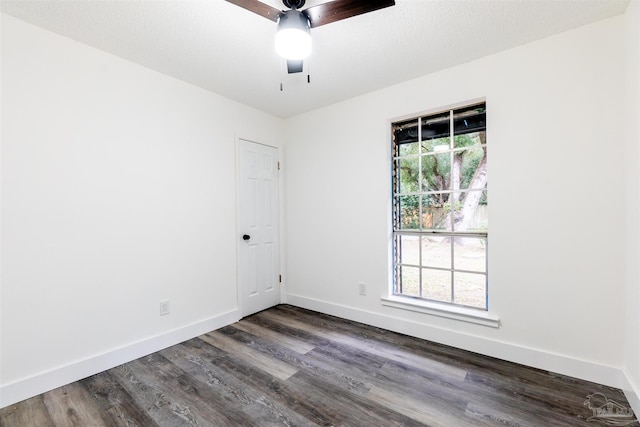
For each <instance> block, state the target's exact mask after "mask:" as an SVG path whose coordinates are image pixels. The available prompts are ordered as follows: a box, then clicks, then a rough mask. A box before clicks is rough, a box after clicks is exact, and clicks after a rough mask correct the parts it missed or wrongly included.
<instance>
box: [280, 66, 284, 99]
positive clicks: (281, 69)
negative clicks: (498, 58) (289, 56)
mask: <svg viewBox="0 0 640 427" xmlns="http://www.w3.org/2000/svg"><path fill="white" fill-rule="evenodd" d="M282 64H284V61H283V60H282V59H281V60H280V92H282V91H283V88H282V73H283V72H284V70H283V68H282Z"/></svg>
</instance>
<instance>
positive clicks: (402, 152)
mask: <svg viewBox="0 0 640 427" xmlns="http://www.w3.org/2000/svg"><path fill="white" fill-rule="evenodd" d="M411 154H418V143H417V142H411V143H409V144H401V145H399V146H398V153H397V155H398V156H409V155H411Z"/></svg>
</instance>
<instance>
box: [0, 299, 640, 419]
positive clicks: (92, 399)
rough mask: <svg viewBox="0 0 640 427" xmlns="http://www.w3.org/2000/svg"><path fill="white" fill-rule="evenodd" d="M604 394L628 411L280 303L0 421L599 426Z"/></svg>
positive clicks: (611, 392)
mask: <svg viewBox="0 0 640 427" xmlns="http://www.w3.org/2000/svg"><path fill="white" fill-rule="evenodd" d="M597 392H599V393H603V394H604V395H605V396H606V397H607V398H609V399H612V400H615V401H616V402H618V403H619V404H621V405H623V406H625V407H628V406H629V405H628V403H627V401H626V399H625V397H624V395H623V393H622V392H621V391H620V390H617V389H614V388H610V387H605V386H602V385H598V384H594V383H589V382H586V381H581V380H577V379H575V378H569V377H565V376H562V375H558V374H553V373H549V372H546V371H541V370H537V369H532V368H528V367H524V366H521V365H516V364H513V363H509V362H504V361H501V360H497V359H493V358H489V357H485V356H480V355H477V354H473V353H469V352H466V351H463V350H459V349H455V348H451V347H447V346H443V345H439V344H435V343H431V342H428V341H424V340H419V339H416V338H411V337H407V336H404V335H400V334H396V333H393V332H389V331H386V330H383V329H378V328H374V327H370V326H366V325H362V324H359V323H355V322H351V321H347V320H344V319H339V318H336V317H332V316H328V315H325V314H320V313H315V312H311V311H308V310H304V309H300V308H296V307H292V306H288V305H281V306H277V307H274V308H271V309H269V310H266V311H263V312H261V313H257V314H255V315H253V316H250V317H247V318H245V319H243V320H241V321H240V322H237V323H235V324H233V325H230V326H226V327H224V328H221V329H218V330H216V331H213V332H210V333H208V334H205V335H202V336H200V337H198V338H194V339H192V340H189V341H186V342H184V343H182V344H179V345H176V346H173V347H170V348H168V349H165V350H162V351H160V352H157V353H154V354H152V355H150V356H147V357H143V358H141V359H138V360H135V361H133V362H130V363H127V364H125V365H122V366H119V367H117V368H114V369H111V370H109V371H106V372H102V373H100V374H97V375H94V376H92V377H89V378H86V379H84V380H81V381H78V382H76V383H73V384H70V385H67V386H64V387H60V388H58V389H56V390H52V391H50V392H48V393H44V394H42V395H40V396H36V397H34V398H31V399H28V400H25V401H23V402H20V403H18V404H15V405H11V406H9V407H6V408H4V409H2V410H0V426H4V427H13V426H19V427H31V426H33V427H44V426H82V427H88V426H90V427H94V426H95V427H99V426H144V427H147V426H148V427H151V426H163V427H164V426H167V427H176V426H315V425H321V426H367V427H369V426H446V427H451V426H454V427H457V426H460V427H466V426H501V427H504V426H545V427H550V426H571V427H575V426H589V427H594V426H597V425H606V424H605V423H604V421H603V420H602V419H600V418H597V419H592V420H591V421H589V420H588V419H589V417H591V416H593V415H594V413H593V410H591V409H589V408H588V407H587V406H585V405H584V402H585V400H586V399H587V396H588V395H591V394H592V393H597ZM628 425H631V423H629V424H628ZM633 425H636V426H637V425H638V424H637V422H636V423H634V424H633Z"/></svg>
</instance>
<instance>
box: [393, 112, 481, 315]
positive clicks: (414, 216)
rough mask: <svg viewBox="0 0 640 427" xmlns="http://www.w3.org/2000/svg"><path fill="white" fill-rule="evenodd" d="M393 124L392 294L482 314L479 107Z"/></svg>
mask: <svg viewBox="0 0 640 427" xmlns="http://www.w3.org/2000/svg"><path fill="white" fill-rule="evenodd" d="M391 126H392V136H393V141H392V149H393V235H394V236H393V238H394V247H393V249H394V250H393V257H394V275H393V276H394V283H393V293H394V295H401V296H407V297H414V298H419V299H424V300H431V301H437V302H441V303H448V304H454V305H460V306H468V307H473V308H478V309H483V310H486V309H487V242H488V216H487V212H488V209H487V207H488V199H487V136H486V106H485V104H484V103H481V104H474V105H470V106H466V107H462V108H457V109H453V110H449V111H444V112H442V113H438V114H432V115H428V116H423V117H417V118H414V119H411V120H406V121H402V122H397V123H393V124H392V125H391Z"/></svg>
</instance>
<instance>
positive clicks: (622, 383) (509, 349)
mask: <svg viewBox="0 0 640 427" xmlns="http://www.w3.org/2000/svg"><path fill="white" fill-rule="evenodd" d="M287 302H288V304H291V305H294V306H298V307H301V308H306V309H309V310H314V311H319V312H321V313H326V314H330V315H333V316H337V317H342V318H344V319H349V320H354V321H356V322H361V323H365V324H367V325H371V326H375V327H378V328H383V329H387V330H390V331H394V332H398V333H401V334H405V335H410V336H413V337H417V338H421V339H425V340H429V341H434V342H437V343H440V344H445V345H449V346H452V347H456V348H461V349H463V350H468V351H472V352H474V353H479V354H483V355H485V356H491V357H495V358H498V359H502V360H506V361H509V362H514V363H519V364H522V365H526V366H531V367H533V368H538V369H543V370H545V371H550V372H555V373H558V374H562V375H567V376H570V377H574V378H579V379H583V380H586V381H591V382H595V383H598V384H604V385H607V386H611V387H616V388H620V389H622V390H625V389H628V388H629V386H628V385H629V381H628V379H627V377H626V375H625V374H624V373H623V371H622V370H621V369H619V368H614V367H611V366H605V365H600V364H596V363H592V362H587V361H584V360H580V359H575V358H572V357H568V356H564V355H561V354H554V353H549V352H545V351H541V350H537V349H534V348H528V347H523V346H519V345H516V344H510V343H506V342H502V341H496V340H491V339H487V338H483V337H479V336H474V335H468V334H464V333H460V332H456V331H451V330H447V329H441V328H437V327H433V326H430V325H427V324H424V323H418V322H412V321H409V320H405V319H400V318H397V317H393V316H387V315H383V314H379V313H373V312H369V311H366V310H360V309H357V308H353V307H348V306H344V305H340V304H334V303H330V302H327V301H321V300H317V299H313V298H307V297H303V296H300V295H292V294H289V295H288V296H287ZM633 409H635V408H633Z"/></svg>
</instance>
